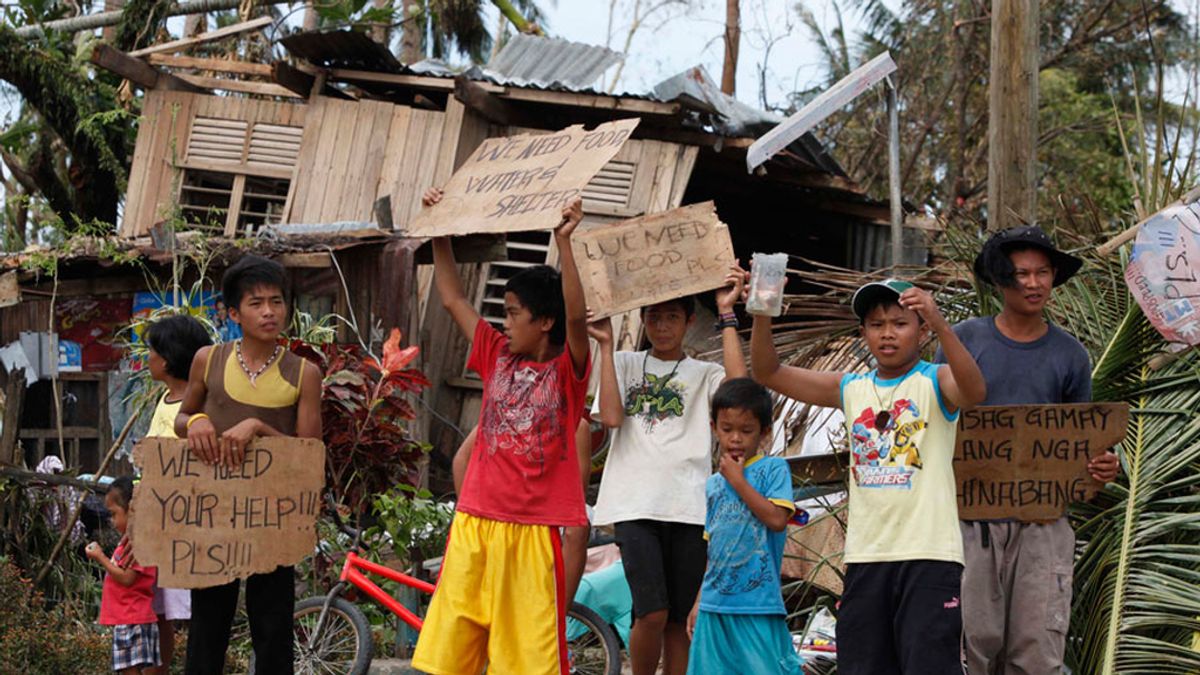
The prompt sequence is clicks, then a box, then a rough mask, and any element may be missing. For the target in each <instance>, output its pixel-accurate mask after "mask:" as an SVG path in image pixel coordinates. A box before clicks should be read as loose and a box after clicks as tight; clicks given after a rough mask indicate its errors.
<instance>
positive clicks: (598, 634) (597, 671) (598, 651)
mask: <svg viewBox="0 0 1200 675" xmlns="http://www.w3.org/2000/svg"><path fill="white" fill-rule="evenodd" d="M567 652H568V654H569V656H570V662H571V672H572V673H578V674H579V675H620V673H621V642H620V641H619V640H618V639H617V634H616V632H615V631H613V629H612V626H610V625H608V623H607V622H606V621H604V619H601V618H600V615H599V614H597V613H595V612H593V611H592V610H591V609H590V608H588V607H585V606H584V605H581V604H579V603H578V602H573V603H571V606H570V608H568V609H567Z"/></svg>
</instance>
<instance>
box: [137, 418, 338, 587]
mask: <svg viewBox="0 0 1200 675" xmlns="http://www.w3.org/2000/svg"><path fill="white" fill-rule="evenodd" d="M134 456H135V458H138V459H140V462H141V466H142V479H141V481H140V482H139V483H138V485H137V488H136V489H135V490H134V497H133V517H132V519H131V521H130V522H131V524H132V532H133V534H132V539H133V542H134V550H135V551H136V552H137V558H138V560H139V561H140V562H141V564H143V565H154V566H157V567H158V583H159V585H160V586H163V587H166V588H207V587H209V586H218V585H220V584H224V583H227V582H229V581H232V580H234V579H244V578H246V577H248V576H250V575H251V574H258V573H261V572H270V571H272V570H274V569H275V568H276V567H278V566H280V565H294V564H296V563H298V562H300V561H301V560H303V559H304V558H305V557H306V556H308V555H309V554H311V553H312V551H313V547H314V546H315V545H316V542H317V532H316V522H317V516H318V515H319V513H320V499H321V490H322V489H323V488H324V486H325V446H324V445H323V444H322V443H321V442H320V441H318V440H316V439H312V438H287V437H281V438H260V439H257V440H255V441H254V443H253V444H252V445H251V446H250V448H248V449H247V450H246V459H245V461H244V462H242V465H241V466H239V467H227V466H224V465H217V466H211V465H206V464H204V463H202V462H201V461H200V459H199V457H197V456H196V455H195V453H193V452H191V451H190V450H189V449H188V446H187V441H186V440H181V439H174V438H157V437H149V438H146V439H144V440H142V442H141V443H139V444H138V447H137V448H136V449H135V450H134Z"/></svg>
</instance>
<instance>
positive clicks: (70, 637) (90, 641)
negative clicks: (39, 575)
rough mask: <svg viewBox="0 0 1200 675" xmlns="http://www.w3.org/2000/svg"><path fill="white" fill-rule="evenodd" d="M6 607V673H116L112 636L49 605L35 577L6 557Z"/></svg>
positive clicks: (0, 569) (0, 661) (2, 579)
mask: <svg viewBox="0 0 1200 675" xmlns="http://www.w3.org/2000/svg"><path fill="white" fill-rule="evenodd" d="M0 607H3V608H4V610H3V611H0V673H28V674H29V675H41V674H43V673H44V674H45V675H58V674H60V673H79V674H80V675H86V674H87V673H97V674H99V673H109V672H111V671H112V668H111V666H112V642H111V638H109V637H108V636H106V635H104V634H103V633H101V632H100V631H99V630H98V629H97V628H96V627H94V626H90V625H86V624H82V623H79V622H77V621H73V620H70V619H67V618H66V617H64V616H63V615H62V614H61V613H60V612H59V611H57V610H49V609H47V608H46V603H45V600H44V599H43V598H42V596H41V594H40V593H37V592H36V591H34V590H33V586H32V583H31V582H30V580H29V579H25V578H22V576H21V573H20V570H19V569H18V568H17V567H16V566H15V565H13V564H12V563H11V562H9V561H8V560H5V559H0Z"/></svg>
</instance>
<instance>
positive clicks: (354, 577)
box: [318, 551, 434, 630]
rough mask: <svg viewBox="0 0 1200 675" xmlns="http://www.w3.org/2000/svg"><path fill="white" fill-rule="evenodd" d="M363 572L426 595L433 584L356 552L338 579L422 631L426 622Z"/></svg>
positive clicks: (351, 555)
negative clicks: (367, 558)
mask: <svg viewBox="0 0 1200 675" xmlns="http://www.w3.org/2000/svg"><path fill="white" fill-rule="evenodd" d="M363 572H367V573H369V574H378V575H379V576H381V577H383V578H385V579H389V580H391V581H395V582H396V583H399V584H403V585H405V586H408V587H410V588H415V589H416V590H418V591H422V592H424V593H430V594H432V593H433V588H434V586H433V584H431V583H429V582H426V581H421V580H420V579H415V578H413V577H410V576H409V575H407V574H404V573H403V572H397V571H396V570H393V569H391V568H388V567H384V566H383V565H379V564H376V563H373V562H371V561H370V560H365V559H363V558H360V557H359V555H358V554H357V553H356V552H354V551H351V552H349V553H347V554H346V562H345V564H344V565H342V574H341V576H340V577H338V579H339V581H340V582H342V583H348V584H350V585H352V586H354V587H355V588H357V589H359V590H361V591H362V592H364V593H366V594H367V595H369V596H371V597H372V598H373V599H374V600H375V601H376V602H378V603H379V604H381V605H383V606H384V607H386V608H387V609H388V611H390V612H391V613H393V614H395V615H396V616H398V617H400V620H401V621H403V622H404V623H406V624H408V625H409V626H411V627H413V628H414V629H416V630H421V626H422V625H424V622H423V621H421V618H420V617H418V616H417V615H416V614H414V613H413V612H412V610H410V609H409V608H407V607H405V606H404V605H402V604H400V602H399V601H398V600H396V598H394V597H392V596H391V595H390V594H389V593H388V592H387V591H384V590H383V589H382V588H380V587H379V586H378V585H377V584H376V583H375V582H374V581H371V579H369V578H368V577H367V575H366V574H363ZM335 595H337V594H336V593H331V594H330V597H334V596H335ZM323 613H324V612H322V614H323ZM321 619H324V617H323V616H322V617H321ZM321 623H323V621H322V620H320V619H319V620H318V625H319V624H321Z"/></svg>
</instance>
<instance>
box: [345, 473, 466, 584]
mask: <svg viewBox="0 0 1200 675" xmlns="http://www.w3.org/2000/svg"><path fill="white" fill-rule="evenodd" d="M372 511H373V512H374V514H375V517H376V518H377V519H378V522H377V524H376V525H375V526H373V527H371V528H370V529H368V530H367V532H366V535H367V536H368V538H371V539H374V538H375V537H379V536H381V535H387V540H388V541H390V542H391V546H392V552H393V554H394V555H395V557H396V559H398V560H400V561H401V562H402V564H403V565H405V566H407V565H411V564H413V563H416V562H419V561H422V560H427V559H429V558H434V557H437V556H439V555H441V554H442V551H443V550H445V548H446V536H447V535H448V534H449V533H450V521H451V520H453V519H454V508H453V507H452V506H450V505H449V504H446V503H443V502H438V501H437V500H435V499H434V498H433V494H432V493H431V492H429V491H428V490H424V489H418V488H415V487H413V486H412V485H408V484H406V483H400V484H399V485H397V486H396V487H394V488H392V489H391V490H388V491H387V492H382V493H380V494H377V495H375V499H374V501H373V503H372Z"/></svg>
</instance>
